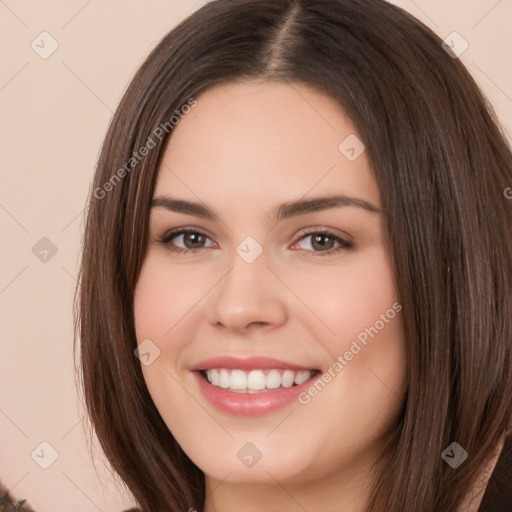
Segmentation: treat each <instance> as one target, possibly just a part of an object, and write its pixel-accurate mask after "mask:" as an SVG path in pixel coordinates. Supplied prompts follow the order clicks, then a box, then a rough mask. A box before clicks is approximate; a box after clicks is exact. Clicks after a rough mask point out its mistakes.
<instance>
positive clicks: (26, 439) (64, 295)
mask: <svg viewBox="0 0 512 512" xmlns="http://www.w3.org/2000/svg"><path fill="white" fill-rule="evenodd" d="M203 3H204V2H203V0H197V1H196V0H187V1H177V0H166V1H163V0H153V1H149V2H143V1H142V0H138V1H135V0H124V1H121V0H116V1H114V0H112V1H105V0H103V1H101V0H89V1H86V0H73V1H69V0H67V1H64V0H59V1H56V0H52V1H49V2H44V3H43V2H37V1H36V0H33V1H28V0H5V1H4V0H0V34H1V36H0V38H1V43H0V44H1V52H2V53H1V59H2V66H1V71H0V108H1V112H2V115H1V122H0V127H1V173H2V175H1V179H2V186H1V189H0V232H1V237H2V260H1V270H0V311H1V313H0V314H1V323H0V326H1V344H2V345H1V356H0V365H1V367H0V439H1V442H0V478H1V479H2V480H3V481H4V483H5V484H6V485H7V486H8V487H9V488H11V489H12V490H13V492H14V493H15V495H16V496H18V497H26V498H28V499H29V501H30V502H31V504H32V506H33V507H34V508H35V509H36V510H37V511H38V512H50V511H51V512H61V511H62V512H63V511H68V510H73V511H75V512H89V511H91V512H92V511H97V510H100V511H103V512H107V511H116V512H119V511H120V510H121V509H122V508H123V506H128V505H129V504H130V503H131V501H130V498H129V496H128V494H127V493H123V491H122V486H121V485H120V484H117V486H116V485H115V482H114V480H113V479H112V478H111V477H110V476H109V473H108V471H107V470H106V469H105V468H104V467H103V465H102V464H101V462H100V460H101V459H98V462H97V464H96V467H97V469H96V470H95V468H94V466H93V463H92V461H91V459H90V456H89V453H88V451H87V447H86V444H85V437H84V433H83V428H82V422H81V415H82V411H81V409H80V407H79V406H78V404H77V397H76V391H75V383H74V370H73V357H72V336H73V329H72V297H73V291H74V286H75V276H76V274H77V265H78V257H79V246H80V235H81V231H82V226H83V218H82V212H83V207H84V204H85V200H86V196H87V193H88V189H89V183H90V180H91V177H92V173H93V168H94V165H95V162H96V158H97V155H98V151H99V148H100V144H101V141H102V138H103V136H104V134H105V130H106V126H107V123H108V121H109V119H110V117H111V115H112V112H113V111H114V109H115V107H116V104H117V102H118V101H119V99H120V96H121V94H122V92H123V91H124V89H125V87H126V85H127V83H128V81H129V80H130V77H131V76H132V74H133V72H134V71H135V69H136V68H137V66H138V65H139V64H140V63H141V61H142V60H143V59H144V57H145V56H146V55H147V54H148V52H149V51H150V50H151V49H152V48H153V47H154V45H155V44H156V43H157V41H158V40H159V39H160V38H161V37H162V36H163V35H164V34H166V33H167V32H168V31H169V30H170V29H171V28H172V27H173V26H174V25H175V24H176V23H177V22H178V21H180V20H181V19H183V18H184V17H186V16H187V15H189V14H190V13H192V12H193V11H194V10H196V9H197V8H198V7H199V6H201V5H202V4H203ZM394 3H396V4H398V5H400V6H402V7H404V8H405V9H407V10H409V11H410V12H411V13H412V14H414V15H415V16H417V17H418V18H420V19H421V20H422V21H424V22H425V23H426V24H427V25H429V26H430V27H431V28H433V29H434V30H435V31H436V32H437V33H438V34H439V35H441V36H442V37H443V38H445V37H446V36H448V35H449V34H450V33H452V32H453V31H457V32H458V33H460V34H461V35H462V36H463V38H464V39H465V40H466V41H467V42H468V43H469V48H468V49H467V51H466V52H465V53H463V54H462V56H461V59H462V61H463V62H465V63H466V64H467V65H468V66H469V69H470V71H471V72H472V74H473V75H474V76H475V78H476V80H477V81H478V82H479V84H480V85H481V87H482V88H483V89H484V91H485V93H486V94H487V96H488V97H489V99H490V100H491V102H492V103H493V105H494V106H495V108H496V110H497V111H498V114H499V116H500V117H501V119H502V121H503V123H504V125H505V128H506V129H507V131H508V133H509V134H510V133H512V73H511V69H510V65H509V59H508V57H509V56H510V54H511V50H512V48H511V47H512V35H511V31H510V20H511V19H512V2H510V0H472V1H464V2H463V1H460V0H449V1H448V0H415V1H412V0H400V1H395V2H394ZM43 31H46V32H48V33H49V34H51V36H52V37H53V38H54V39H55V40H56V41H57V42H58V45H59V46H58V49H57V50H56V51H55V52H54V53H53V54H52V55H50V56H49V57H48V58H47V59H43V58H41V57H40V56H39V54H38V53H36V51H34V50H33V49H32V47H31V43H32V41H34V40H35V43H34V45H39V49H38V51H39V52H42V51H44V50H45V49H46V51H47V50H48V49H50V48H51V46H50V44H51V40H50V39H48V36H41V37H44V38H46V39H44V43H41V37H38V36H39V34H41V32H43ZM43 45H44V47H43ZM36 48H37V46H36ZM508 137H509V140H510V135H508ZM511 185H512V184H511ZM43 237H47V238H48V239H50V240H51V242H52V243H53V244H54V246H55V247H56V249H57V252H56V254H55V255H53V256H52V253H51V252H49V253H48V254H47V255H46V258H47V261H46V262H42V261H40V259H39V258H42V257H45V254H44V252H40V254H39V256H38V257H36V254H34V253H33V251H32V248H33V246H34V245H35V244H36V243H38V241H39V240H40V239H41V238H43ZM40 243H41V244H43V245H42V246H41V247H40V248H39V249H38V250H39V251H44V249H45V247H46V246H44V244H45V243H47V242H40ZM37 247H39V246H37ZM46 248H47V247H46ZM36 252H38V251H36ZM41 442H47V443H49V444H50V445H51V446H52V447H53V449H54V450H56V452H58V458H57V459H56V460H55V462H54V463H53V464H52V465H51V466H50V467H48V469H43V468H42V467H40V465H39V464H45V463H49V462H51V459H52V449H51V448H48V447H47V446H45V445H43V446H42V447H40V443H41ZM34 450H35V452H34ZM31 454H33V458H32V457H31Z"/></svg>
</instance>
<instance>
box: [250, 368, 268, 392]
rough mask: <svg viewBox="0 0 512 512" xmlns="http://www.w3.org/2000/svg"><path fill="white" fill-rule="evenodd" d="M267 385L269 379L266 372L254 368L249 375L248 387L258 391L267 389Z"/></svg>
mask: <svg viewBox="0 0 512 512" xmlns="http://www.w3.org/2000/svg"><path fill="white" fill-rule="evenodd" d="M266 385H267V379H266V378H265V374H264V373H263V372H262V371H261V370H254V371H252V372H250V373H249V375H248V376H247V388H248V389H254V390H256V391H258V390H260V389H265V387H266Z"/></svg>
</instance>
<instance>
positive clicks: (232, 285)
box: [210, 239, 286, 330]
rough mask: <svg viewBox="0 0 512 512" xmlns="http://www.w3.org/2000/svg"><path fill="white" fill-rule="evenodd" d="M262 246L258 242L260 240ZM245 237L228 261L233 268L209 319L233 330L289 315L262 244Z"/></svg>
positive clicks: (278, 320)
mask: <svg viewBox="0 0 512 512" xmlns="http://www.w3.org/2000/svg"><path fill="white" fill-rule="evenodd" d="M258 246H259V244H258ZM259 247H260V249H258V247H256V245H255V244H254V242H253V241H251V240H247V239H246V240H245V241H243V242H242V243H240V244H239V246H238V247H237V248H236V251H235V253H234V254H233V256H232V258H231V259H230V261H229V265H230V270H229V272H228V273H227V275H226V276H225V277H224V278H223V279H222V280H221V282H220V283H219V284H218V286H217V287H216V290H215V294H214V295H213V297H212V301H211V306H210V308H211V311H210V321H211V322H212V323H214V324H223V325H224V326H225V327H227V328H229V329H234V330H240V329H244V328H245V327H247V326H249V325H250V324H253V323H257V324H279V323H282V322H283V321H284V319H285V317H286V311H285V305H284V302H283V301H282V295H281V294H280V293H279V290H278V286H279V283H278V282H277V280H276V279H272V278H273V275H272V273H271V272H270V271H269V270H268V268H267V265H268V264H269V262H268V258H267V254H266V253H265V251H263V248H262V247H261V246H259Z"/></svg>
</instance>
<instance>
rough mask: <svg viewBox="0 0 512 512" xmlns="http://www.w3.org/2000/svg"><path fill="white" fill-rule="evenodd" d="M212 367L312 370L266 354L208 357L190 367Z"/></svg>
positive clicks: (193, 368) (197, 369)
mask: <svg viewBox="0 0 512 512" xmlns="http://www.w3.org/2000/svg"><path fill="white" fill-rule="evenodd" d="M212 368H226V369H227V370H237V369H238V370H248V371H249V370H271V369H272V368H276V369H284V370H295V371H300V370H312V369H313V368H311V367H307V366H300V365H297V364H292V363H288V362H286V361H281V360H279V359H274V358H272V357H265V356H251V357H244V358H241V357H235V356H219V357H212V358H211V359H206V360H205V361H201V362H200V363H198V364H196V365H194V366H192V368H190V369H191V370H192V371H200V370H210V369H212Z"/></svg>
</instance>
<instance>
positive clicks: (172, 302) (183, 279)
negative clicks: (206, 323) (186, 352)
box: [134, 251, 208, 342]
mask: <svg viewBox="0 0 512 512" xmlns="http://www.w3.org/2000/svg"><path fill="white" fill-rule="evenodd" d="M201 283H203V284H202V285H201ZM207 286H208V279H204V280H201V281H198V279H197V272H193V271H192V270H190V268H189V270H185V269H184V268H176V267H173V266H172V265H169V262H168V260H166V258H165V255H160V254H155V253H152V252H151V251H150V252H149V253H148V255H147V257H146V260H145V261H144V264H143V266H142V269H141V272H140V275H139V279H138V281H137V286H136V289H135V294H134V316H135V330H136V333H137V341H139V342H140V341H141V340H142V339H144V338H150V339H153V338H154V339H155V340H164V339H165V338H166V337H167V336H169V335H170V332H171V331H172V330H173V329H174V327H175V326H177V325H178V323H179V322H180V321H181V319H183V318H184V317H186V315H187V313H188V312H189V311H190V309H191V308H192V306H193V305H194V304H196V303H197V302H198V301H199V300H200V299H201V298H202V297H203V296H204V294H205V290H207V289H208V288H207ZM176 341H179V340H176Z"/></svg>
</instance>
